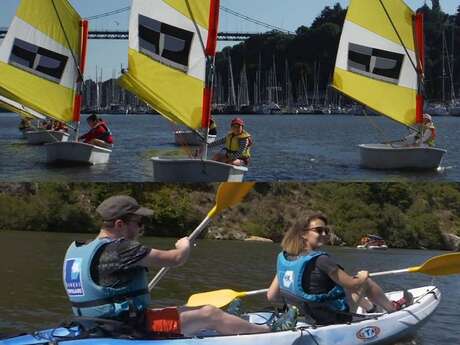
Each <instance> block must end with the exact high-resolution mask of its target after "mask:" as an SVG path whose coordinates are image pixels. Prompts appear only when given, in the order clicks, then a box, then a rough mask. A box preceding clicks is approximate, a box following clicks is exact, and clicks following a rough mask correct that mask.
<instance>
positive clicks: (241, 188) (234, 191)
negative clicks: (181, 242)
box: [149, 182, 254, 291]
mask: <svg viewBox="0 0 460 345" xmlns="http://www.w3.org/2000/svg"><path fill="white" fill-rule="evenodd" d="M253 186H254V183H253V182H238V183H236V182H224V183H221V184H220V185H219V188H218V189H217V194H216V204H215V205H214V207H213V208H212V209H211V211H209V212H208V214H207V215H206V218H205V219H203V221H202V222H201V223H200V225H198V226H197V227H196V229H195V230H193V232H192V233H191V234H190V235H189V236H188V239H189V240H190V242H193V241H194V240H195V239H196V238H197V237H198V236H199V235H200V234H201V232H202V231H203V230H204V228H205V227H206V226H207V225H208V224H209V223H210V222H211V220H212V218H213V217H215V216H216V215H217V214H218V213H219V212H220V211H222V210H223V209H225V208H229V207H232V206H235V205H236V204H238V203H239V202H240V201H241V200H243V198H244V197H245V196H246V194H248V192H249V191H250V190H251V189H252V187H253ZM168 270H169V267H163V268H162V269H161V270H160V271H159V272H158V273H157V274H156V276H155V277H154V278H153V279H152V281H151V282H150V283H149V291H151V290H152V289H153V287H154V286H155V285H157V284H158V282H159V281H160V279H161V278H163V276H164V275H165V274H166V272H168Z"/></svg>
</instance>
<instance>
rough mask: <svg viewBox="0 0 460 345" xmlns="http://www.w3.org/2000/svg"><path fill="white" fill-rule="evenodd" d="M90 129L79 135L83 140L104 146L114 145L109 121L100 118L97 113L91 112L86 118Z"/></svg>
mask: <svg viewBox="0 0 460 345" xmlns="http://www.w3.org/2000/svg"><path fill="white" fill-rule="evenodd" d="M86 122H87V123H88V126H89V127H90V130H89V131H88V132H87V133H85V134H83V135H81V136H80V137H78V139H79V140H83V141H84V142H85V143H88V144H91V145H96V146H102V147H109V148H110V147H112V145H113V135H112V133H111V132H110V129H109V126H108V125H107V122H106V121H104V120H102V119H101V118H99V117H98V116H97V115H96V114H91V115H90V116H88V118H87V119H86Z"/></svg>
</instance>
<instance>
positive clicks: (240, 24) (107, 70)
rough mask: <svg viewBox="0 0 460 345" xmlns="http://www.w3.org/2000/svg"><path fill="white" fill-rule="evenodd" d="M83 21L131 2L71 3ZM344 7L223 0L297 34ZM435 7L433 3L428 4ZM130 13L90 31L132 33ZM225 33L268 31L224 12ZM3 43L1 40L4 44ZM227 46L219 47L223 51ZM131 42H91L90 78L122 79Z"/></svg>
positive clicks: (3, 21)
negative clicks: (330, 9) (324, 13)
mask: <svg viewBox="0 0 460 345" xmlns="http://www.w3.org/2000/svg"><path fill="white" fill-rule="evenodd" d="M70 2H71V3H72V5H73V6H74V7H75V9H76V10H77V11H78V12H79V13H80V15H81V16H82V17H91V16H94V15H97V14H100V13H105V12H110V11H113V10H117V9H120V8H123V7H128V6H130V4H131V0H70ZM337 2H338V3H340V4H341V5H342V7H346V6H347V5H348V0H283V1H279V0H221V6H224V7H226V8H229V9H231V10H233V11H236V12H239V13H242V14H244V15H246V16H248V17H251V18H254V19H257V20H260V21H262V22H265V23H269V24H271V25H274V26H277V27H280V28H283V29H286V30H289V31H295V30H296V29H297V28H298V27H299V26H301V25H305V26H310V25H311V23H312V21H313V20H314V19H315V17H317V16H318V15H319V14H320V13H321V11H322V9H323V8H324V7H325V6H333V5H334V4H335V3H337ZM405 2H406V3H407V4H408V5H409V6H410V7H411V8H412V9H414V10H415V9H416V8H418V7H420V6H422V5H423V4H424V2H425V1H424V0H405ZM427 3H428V5H430V6H431V1H427ZM18 4H19V0H0V27H1V28H6V27H8V26H9V25H10V22H11V20H12V18H13V17H14V14H15V12H16V7H17V6H18ZM458 6H460V1H459V0H441V7H442V9H443V11H444V12H446V13H449V14H454V13H456V11H457V7H458ZM128 21H129V12H128V11H126V12H123V13H120V14H117V15H113V16H109V17H105V18H101V19H96V20H91V21H90V30H124V31H127V30H128ZM219 21H220V26H219V31H221V32H264V31H266V30H267V29H266V28H264V27H262V26H258V25H256V24H253V23H249V22H247V21H244V20H243V19H240V18H237V17H235V16H233V15H230V14H228V13H226V12H224V11H221V12H220V20H219ZM0 41H1V40H0ZM226 44H228V43H224V42H221V43H219V46H218V47H219V49H222V48H223V47H224V46H225V45H226ZM127 51H128V41H127V40H90V41H89V48H88V58H87V70H86V77H87V78H93V79H94V76H95V75H96V66H97V68H98V69H99V70H100V69H101V68H102V73H103V79H104V80H105V79H108V78H111V77H112V76H113V75H114V74H115V75H118V73H119V71H120V66H121V65H123V66H124V67H126V65H127Z"/></svg>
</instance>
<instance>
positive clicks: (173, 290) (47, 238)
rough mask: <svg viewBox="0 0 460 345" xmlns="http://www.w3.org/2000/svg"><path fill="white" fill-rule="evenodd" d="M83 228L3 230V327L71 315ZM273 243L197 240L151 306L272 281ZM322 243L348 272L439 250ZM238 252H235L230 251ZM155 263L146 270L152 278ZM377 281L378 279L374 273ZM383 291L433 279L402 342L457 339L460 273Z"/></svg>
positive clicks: (405, 278)
mask: <svg viewBox="0 0 460 345" xmlns="http://www.w3.org/2000/svg"><path fill="white" fill-rule="evenodd" d="M88 237H89V236H88V235H82V234H53V233H38V232H3V233H0V243H1V244H2V246H1V248H2V250H0V262H2V265H1V266H0V276H1V277H2V280H1V281H2V284H1V285H0V333H7V332H27V331H32V330H36V329H41V328H47V327H53V326H56V325H58V324H59V323H60V322H62V321H63V320H65V319H67V318H69V317H70V310H71V309H70V305H69V303H68V302H67V299H66V296H65V293H64V289H63V285H62V277H61V269H62V267H61V265H62V260H63V257H64V254H65V250H66V248H67V246H68V245H69V243H70V242H71V241H72V240H74V239H86V238H88ZM174 241H175V239H158V238H146V239H144V242H145V243H146V244H147V245H151V246H155V247H156V248H171V247H172V246H173V244H174ZM278 250H279V246H278V245H277V244H271V243H254V242H238V241H210V240H206V241H205V240H200V241H199V242H198V246H197V247H196V248H194V249H193V251H192V255H191V257H190V260H189V262H188V263H187V264H186V265H184V266H183V267H180V268H174V269H171V270H170V271H169V272H168V273H167V275H166V276H165V278H164V279H163V280H161V282H160V284H159V285H158V286H157V287H156V288H155V289H154V291H153V293H152V298H153V300H154V305H155V306H169V305H180V304H184V303H185V301H186V300H187V298H188V296H190V295H191V294H193V293H197V292H203V291H209V290H214V289H221V288H230V289H234V290H236V291H249V290H256V289H261V288H265V287H268V285H269V283H270V282H271V280H272V278H273V275H274V269H275V260H276V254H277V252H278ZM327 250H328V251H329V252H330V253H332V254H333V255H334V257H335V258H336V259H337V260H338V262H339V263H340V264H341V265H342V266H344V267H345V269H346V270H347V271H349V272H356V271H358V270H360V269H368V270H369V271H370V272H373V271H374V272H375V271H382V270H391V269H397V268H404V267H408V266H416V265H419V264H421V263H422V262H424V261H425V260H426V259H427V258H429V257H431V256H434V255H439V254H441V252H439V251H421V250H393V249H389V250H387V251H362V250H356V249H353V248H338V247H329V248H327ZM235 253H238V255H235ZM155 273H156V270H152V272H150V276H151V277H153V276H154V274H155ZM376 280H377V279H376ZM377 281H378V282H379V284H380V285H381V286H382V287H383V288H384V289H385V290H400V289H403V288H408V287H417V286H424V285H429V284H433V283H434V284H435V285H437V286H438V287H439V288H440V289H441V292H442V294H443V296H442V301H441V303H440V306H439V308H438V309H437V310H436V311H435V313H434V314H433V315H432V317H431V318H430V319H429V321H428V322H427V323H426V324H425V325H424V326H423V327H422V328H421V329H420V330H419V331H418V332H417V334H416V336H415V338H414V339H410V340H407V341H405V342H403V343H399V344H404V345H409V344H410V345H435V344H436V345H437V344H459V343H460V329H459V328H458V324H459V321H460V291H459V287H460V276H458V275H457V276H446V277H442V278H439V279H436V280H435V281H434V282H433V281H432V280H431V278H430V277H428V276H424V275H420V274H401V275H393V276H387V277H380V278H378V280H377ZM267 306H268V303H267V302H266V300H264V298H263V296H257V297H255V296H254V297H247V298H245V299H244V300H243V307H244V308H245V309H246V310H248V309H252V310H253V309H255V308H264V307H267Z"/></svg>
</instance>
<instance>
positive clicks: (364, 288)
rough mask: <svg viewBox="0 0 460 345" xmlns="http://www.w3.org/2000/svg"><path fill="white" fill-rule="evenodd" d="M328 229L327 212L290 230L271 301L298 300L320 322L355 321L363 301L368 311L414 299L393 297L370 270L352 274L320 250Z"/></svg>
mask: <svg viewBox="0 0 460 345" xmlns="http://www.w3.org/2000/svg"><path fill="white" fill-rule="evenodd" d="M329 232H330V229H329V227H328V221H327V218H326V216H324V215H322V214H314V215H312V216H310V217H308V218H306V219H302V220H300V221H299V222H297V223H296V224H295V225H294V226H293V227H292V228H290V229H289V230H288V231H287V232H286V234H285V236H284V238H283V240H282V242H281V247H282V248H283V251H282V252H281V253H280V254H279V255H278V260H277V274H276V276H275V278H274V279H273V281H272V284H271V285H270V288H269V290H268V293H267V298H268V299H269V300H270V301H272V302H275V301H284V302H287V303H289V304H293V305H296V306H298V307H299V308H300V309H301V310H303V312H304V313H305V314H306V315H309V316H311V317H312V318H313V320H314V321H315V322H316V323H317V324H321V325H328V324H336V323H345V322H350V321H351V320H352V313H354V312H356V309H357V307H358V306H361V307H362V308H364V310H366V311H367V312H375V310H376V308H377V306H379V307H381V308H383V309H384V310H386V311H387V312H393V311H396V310H399V309H401V308H402V307H405V306H406V305H408V304H410V302H411V301H410V297H411V296H410V295H409V294H408V293H405V296H404V297H403V298H402V299H400V300H399V301H390V300H389V299H388V298H387V297H386V296H385V294H384V292H383V290H382V289H381V288H380V286H379V285H377V283H375V282H374V281H373V280H372V279H370V278H369V272H367V271H360V272H358V273H357V274H356V276H350V275H349V274H347V273H346V272H345V271H344V270H343V268H342V267H341V266H340V265H338V264H337V263H336V262H335V261H334V260H333V259H332V258H331V257H330V256H329V255H328V254H327V253H325V252H323V251H320V248H321V246H322V245H323V244H325V243H327V241H328V240H329ZM365 297H367V299H366V298H365Z"/></svg>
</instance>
